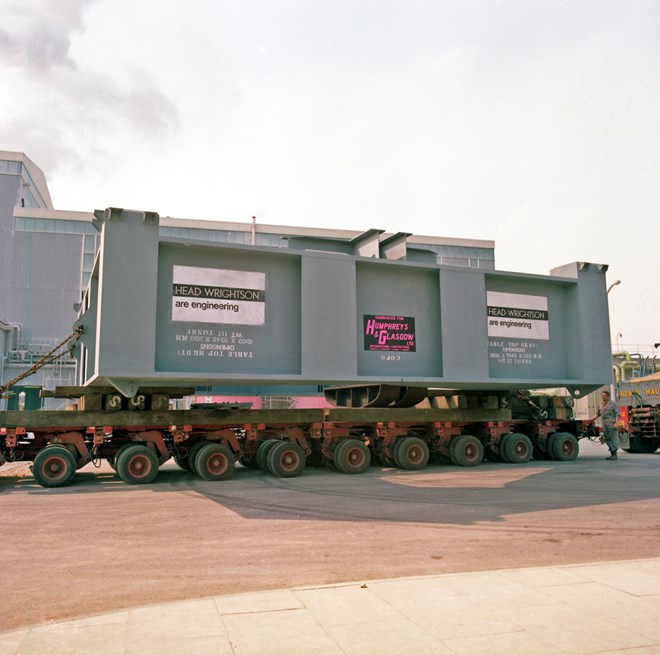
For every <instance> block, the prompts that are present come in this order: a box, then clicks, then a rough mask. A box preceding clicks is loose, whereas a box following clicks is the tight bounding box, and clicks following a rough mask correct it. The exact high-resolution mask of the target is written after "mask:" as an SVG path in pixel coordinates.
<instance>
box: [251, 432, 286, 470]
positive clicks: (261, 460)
mask: <svg viewBox="0 0 660 655" xmlns="http://www.w3.org/2000/svg"><path fill="white" fill-rule="evenodd" d="M278 443H282V442H281V441H280V440H279V439H266V441H264V442H263V443H262V444H260V445H259V448H258V450H257V466H258V467H259V469H260V470H261V471H264V472H266V471H268V453H269V452H270V449H271V448H273V446H276V445H277V444H278Z"/></svg>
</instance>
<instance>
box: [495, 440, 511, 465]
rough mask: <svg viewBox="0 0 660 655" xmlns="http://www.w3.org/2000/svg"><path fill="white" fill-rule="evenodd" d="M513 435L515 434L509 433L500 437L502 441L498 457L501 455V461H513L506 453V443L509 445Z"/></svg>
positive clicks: (499, 445)
mask: <svg viewBox="0 0 660 655" xmlns="http://www.w3.org/2000/svg"><path fill="white" fill-rule="evenodd" d="M512 436H513V434H512V433H509V434H505V435H503V436H502V437H501V438H500V442H499V444H498V449H499V453H498V457H499V459H500V461H502V462H508V463H511V460H510V459H509V457H508V455H507V454H506V445H507V443H508V442H509V440H510V439H511V437H512Z"/></svg>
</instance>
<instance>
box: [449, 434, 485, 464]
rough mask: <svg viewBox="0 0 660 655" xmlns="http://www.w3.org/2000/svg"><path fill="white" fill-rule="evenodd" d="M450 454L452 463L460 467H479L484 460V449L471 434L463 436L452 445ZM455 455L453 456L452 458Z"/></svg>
mask: <svg viewBox="0 0 660 655" xmlns="http://www.w3.org/2000/svg"><path fill="white" fill-rule="evenodd" d="M452 446H453V448H451V447H450V450H449V453H450V456H451V457H452V462H453V463H454V464H456V465H458V466H478V465H479V464H481V462H482V460H483V458H484V447H483V445H482V443H481V441H479V439H477V438H476V437H474V436H472V435H471V434H462V435H461V436H460V437H458V439H456V443H455V444H454V443H452ZM452 455H453V456H452Z"/></svg>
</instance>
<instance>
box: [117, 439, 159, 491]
mask: <svg viewBox="0 0 660 655" xmlns="http://www.w3.org/2000/svg"><path fill="white" fill-rule="evenodd" d="M117 474H118V475H119V477H120V478H121V479H122V480H123V481H124V482H126V483H128V484H149V483H150V482H153V481H154V480H155V479H156V476H157V475H158V455H156V451H154V450H152V449H151V448H148V447H147V446H142V445H139V444H134V445H132V446H130V447H128V448H126V449H125V450H122V451H121V453H119V456H118V457H117Z"/></svg>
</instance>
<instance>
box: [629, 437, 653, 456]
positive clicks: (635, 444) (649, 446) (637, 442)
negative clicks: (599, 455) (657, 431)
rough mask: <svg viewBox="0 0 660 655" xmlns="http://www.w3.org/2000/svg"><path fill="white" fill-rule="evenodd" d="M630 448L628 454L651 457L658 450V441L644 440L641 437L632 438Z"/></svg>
mask: <svg viewBox="0 0 660 655" xmlns="http://www.w3.org/2000/svg"><path fill="white" fill-rule="evenodd" d="M629 443H630V448H626V449H625V451H626V452H627V453H639V454H645V455H650V454H651V453H654V452H655V451H656V450H657V449H658V443H657V440H656V439H642V438H641V437H630V441H629Z"/></svg>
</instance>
